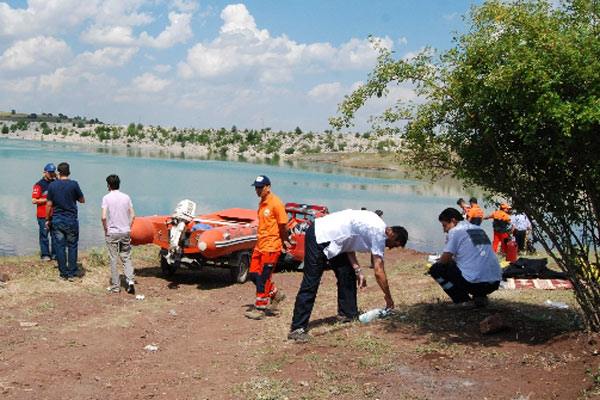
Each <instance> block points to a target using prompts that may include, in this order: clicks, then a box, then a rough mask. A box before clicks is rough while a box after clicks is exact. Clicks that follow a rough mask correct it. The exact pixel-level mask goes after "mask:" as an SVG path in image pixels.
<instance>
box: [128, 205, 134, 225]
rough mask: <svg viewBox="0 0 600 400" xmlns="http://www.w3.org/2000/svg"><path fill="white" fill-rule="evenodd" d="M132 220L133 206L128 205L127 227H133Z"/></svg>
mask: <svg viewBox="0 0 600 400" xmlns="http://www.w3.org/2000/svg"><path fill="white" fill-rule="evenodd" d="M133 221H135V211H133V206H132V207H129V228H131V227H133Z"/></svg>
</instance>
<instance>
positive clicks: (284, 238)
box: [279, 223, 290, 250]
mask: <svg viewBox="0 0 600 400" xmlns="http://www.w3.org/2000/svg"><path fill="white" fill-rule="evenodd" d="M279 237H280V238H281V244H283V247H284V249H285V250H287V249H289V248H290V243H289V242H288V229H287V223H285V224H279Z"/></svg>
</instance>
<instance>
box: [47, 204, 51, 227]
mask: <svg viewBox="0 0 600 400" xmlns="http://www.w3.org/2000/svg"><path fill="white" fill-rule="evenodd" d="M50 214H52V200H46V229H50Z"/></svg>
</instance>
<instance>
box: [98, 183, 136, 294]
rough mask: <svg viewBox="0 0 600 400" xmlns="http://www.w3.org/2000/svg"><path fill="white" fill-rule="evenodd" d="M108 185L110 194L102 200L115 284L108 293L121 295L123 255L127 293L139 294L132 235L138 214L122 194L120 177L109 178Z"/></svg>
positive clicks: (106, 238)
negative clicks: (135, 275) (134, 273)
mask: <svg viewBox="0 0 600 400" xmlns="http://www.w3.org/2000/svg"><path fill="white" fill-rule="evenodd" d="M106 184H107V187H108V194H107V195H105V196H104V197H103V198H102V226H103V227H104V235H105V240H106V247H107V249H108V257H109V259H110V283H111V285H110V286H109V287H108V288H107V289H106V290H108V291H109V292H113V293H119V291H120V290H121V280H120V277H119V266H118V262H119V260H118V257H119V255H120V256H121V261H122V262H123V273H124V274H125V279H126V280H127V293H130V294H135V286H134V276H133V266H132V264H131V236H130V233H131V227H132V226H133V221H134V220H135V212H134V211H133V205H132V204H131V199H130V198H129V196H128V195H126V194H125V193H123V192H120V191H119V187H120V185H121V180H120V179H119V177H118V176H117V175H109V176H108V177H107V178H106Z"/></svg>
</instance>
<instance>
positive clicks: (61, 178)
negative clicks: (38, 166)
mask: <svg viewBox="0 0 600 400" xmlns="http://www.w3.org/2000/svg"><path fill="white" fill-rule="evenodd" d="M57 169H58V179H57V180H55V181H54V182H52V183H51V184H50V185H49V186H48V195H47V197H46V201H47V203H46V204H47V207H46V228H47V229H51V230H52V233H53V234H54V239H55V242H54V246H55V248H56V259H57V260H58V270H59V272H60V276H61V278H64V279H68V280H70V281H71V280H73V279H74V278H76V277H77V245H78V242H79V221H78V219H77V202H80V203H85V197H83V192H82V191H81V188H80V187H79V184H78V183H77V181H73V180H71V179H69V175H70V174H71V171H70V168H69V164H67V163H66V162H63V163H60V164H58V168H57ZM67 249H68V262H67Z"/></svg>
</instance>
